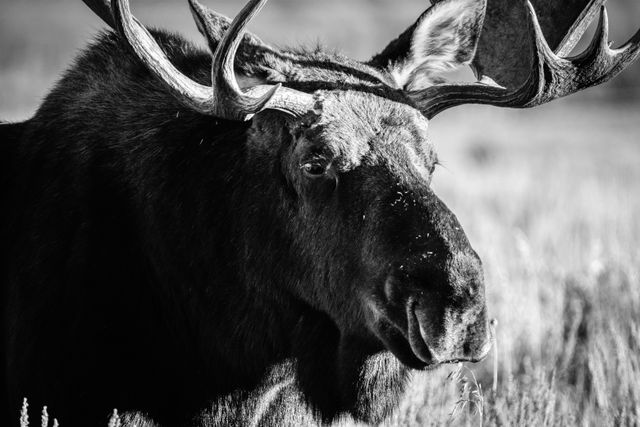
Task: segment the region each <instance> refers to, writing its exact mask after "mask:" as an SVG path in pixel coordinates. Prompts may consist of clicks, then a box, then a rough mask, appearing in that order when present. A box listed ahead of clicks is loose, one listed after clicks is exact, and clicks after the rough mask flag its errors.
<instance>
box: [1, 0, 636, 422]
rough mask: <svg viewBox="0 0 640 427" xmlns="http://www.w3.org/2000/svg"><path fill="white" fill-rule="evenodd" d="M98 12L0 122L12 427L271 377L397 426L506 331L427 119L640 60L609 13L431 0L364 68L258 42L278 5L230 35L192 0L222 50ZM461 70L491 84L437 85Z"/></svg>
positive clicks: (232, 24) (592, 8) (7, 393)
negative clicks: (400, 408)
mask: <svg viewBox="0 0 640 427" xmlns="http://www.w3.org/2000/svg"><path fill="white" fill-rule="evenodd" d="M84 2H85V3H86V4H87V5H88V6H89V7H91V8H92V10H93V11H94V12H96V14H97V15H99V16H100V17H101V18H102V19H103V20H104V21H105V22H106V23H107V24H109V25H110V26H111V27H112V28H113V29H114V31H109V32H105V33H104V34H102V35H101V36H100V37H99V38H98V39H97V41H95V42H94V43H93V44H92V45H91V46H90V47H89V48H88V49H86V50H85V51H84V52H83V53H82V54H81V55H80V56H79V57H78V59H77V60H76V62H75V63H74V65H73V66H72V67H71V68H70V69H69V70H68V71H67V72H66V73H65V74H64V76H63V77H62V79H61V80H60V81H59V82H58V84H57V85H56V86H55V88H54V89H53V90H52V91H51V93H50V94H49V95H48V96H47V97H46V99H45V100H44V102H43V103H42V105H41V106H40V108H39V109H38V111H37V112H36V114H35V115H34V116H33V118H31V119H29V120H27V121H25V122H23V123H15V124H3V125H1V126H0V141H1V145H0V147H1V151H0V162H1V164H2V174H1V175H0V177H1V178H0V179H1V180H2V181H1V183H2V185H1V186H0V197H1V199H2V209H0V220H1V221H0V245H1V251H2V253H1V255H2V256H1V258H0V285H1V292H2V293H1V295H2V298H1V300H0V301H1V305H0V307H1V308H0V310H1V314H2V340H3V341H2V345H3V348H4V351H3V352H2V355H1V356H0V357H2V364H3V365H2V371H0V372H1V374H0V375H2V384H3V387H2V396H0V397H1V401H2V407H1V410H2V414H1V415H0V417H2V418H0V420H1V421H4V423H5V424H4V425H10V424H12V423H15V422H17V419H16V418H17V417H16V416H15V414H16V413H17V412H18V409H19V406H20V404H21V401H22V398H23V397H25V396H26V397H28V398H29V399H30V401H31V403H32V406H42V405H45V404H46V405H48V406H49V408H50V410H51V411H52V412H54V413H55V416H56V417H57V418H59V419H60V420H61V423H62V425H63V426H76V425H82V426H93V425H104V424H105V420H106V419H108V415H109V413H110V412H111V410H112V408H114V407H116V408H118V409H119V410H120V411H121V412H126V413H129V414H131V417H132V418H133V417H134V416H137V417H138V419H143V418H144V419H146V420H147V422H148V423H150V425H151V424H152V423H158V424H159V425H192V424H193V425H201V424H203V423H205V421H203V416H202V415H201V414H202V413H203V411H205V412H206V411H207V410H209V411H210V408H211V407H212V405H216V402H227V403H228V402H229V401H230V400H229V399H230V398H229V396H232V397H233V398H234V399H236V400H237V401H239V402H241V401H243V399H244V400H245V401H246V399H247V396H249V395H250V393H251V392H252V390H255V389H256V387H258V385H259V384H261V383H262V381H263V379H264V378H265V376H267V375H268V373H269V372H271V370H272V369H273V368H274V367H276V366H288V367H290V371H287V372H289V373H290V375H291V376H290V378H289V380H288V381H289V382H287V384H288V385H287V387H284V388H288V387H289V386H291V387H293V388H294V389H295V390H297V393H299V394H300V396H302V401H303V403H304V405H306V406H307V407H308V409H309V411H310V413H311V414H312V415H313V417H315V418H316V419H317V420H318V421H319V422H331V421H333V420H336V419H338V418H339V417H341V416H342V415H344V414H349V415H350V416H353V417H354V418H355V419H357V420H360V421H363V422H372V423H375V422H379V421H381V420H383V419H384V418H385V417H387V416H388V415H389V414H390V413H392V412H393V410H394V408H395V407H397V405H398V402H399V399H400V396H401V394H402V391H403V389H404V387H405V384H406V382H407V380H408V378H409V377H410V372H411V370H424V369H430V368H433V367H436V366H438V365H441V364H445V363H452V362H460V361H471V362H474V361H479V360H481V359H483V358H484V357H485V356H486V355H487V353H488V351H489V349H490V347H491V342H492V332H491V327H490V324H489V318H488V315H487V309H486V305H485V297H484V282H483V273H482V266H481V262H480V259H479V257H478V255H477V254H476V253H475V252H474V250H473V249H472V247H471V245H470V243H469V242H468V240H467V237H466V236H465V234H464V232H463V230H462V227H461V226H460V224H459V223H458V221H457V219H456V217H455V216H454V215H453V213H451V212H450V210H449V209H448V208H447V206H446V205H445V204H444V203H443V202H442V201H441V200H440V199H439V198H438V197H437V196H436V195H435V194H434V192H433V191H432V189H431V188H430V181H431V177H432V174H433V172H434V168H435V166H436V165H437V163H438V158H437V155H436V152H435V149H434V146H433V145H432V143H431V142H430V141H429V139H428V137H427V128H428V124H429V120H431V119H432V118H433V117H435V116H436V115H437V114H438V113H440V112H442V111H444V110H446V109H448V108H451V107H455V106H458V105H462V104H468V103H481V104H489V105H495V106H504V107H515V108H524V107H533V106H537V105H540V104H543V103H546V102H548V101H551V100H553V99H556V98H559V97H562V96H565V95H569V94H571V93H574V92H576V91H578V90H581V89H584V88H587V87H590V86H593V85H597V84H600V83H603V82H605V81H607V80H608V79H610V78H612V77H613V76H615V75H616V74H618V73H620V72H621V71H622V70H623V69H624V68H625V67H626V66H627V65H628V64H630V63H631V62H632V61H633V60H634V59H636V58H637V56H638V52H639V51H640V33H638V34H636V36H635V37H634V38H632V39H631V40H630V41H629V42H628V43H627V44H625V45H624V46H622V47H620V48H617V49H613V48H611V47H610V46H609V42H608V37H607V34H608V22H607V15H606V11H605V10H604V7H603V6H602V4H603V0H571V1H560V0H557V1H556V0H537V1H533V3H534V4H532V3H530V2H521V1H514V0H489V2H488V4H487V0H440V1H437V2H435V3H434V5H433V6H432V7H430V8H429V9H428V10H427V11H426V12H425V13H424V14H423V15H422V16H421V17H420V18H419V19H418V21H417V22H416V23H415V24H414V25H412V26H411V27H410V28H409V29H408V30H407V31H406V32H404V33H403V34H402V35H400V36H399V38H398V39H396V40H395V41H393V42H391V43H390V44H389V45H388V47H386V48H385V49H384V50H383V51H382V53H380V54H378V55H376V56H375V57H374V58H372V59H371V60H369V61H366V62H360V61H354V60H351V59H348V58H345V57H343V56H341V55H338V54H333V53H326V52H324V51H322V50H315V51H302V50H299V49H292V50H285V49H276V48H274V47H271V46H269V45H268V44H266V43H264V42H263V41H261V40H260V39H259V38H258V37H257V36H255V35H252V34H249V33H246V32H245V27H246V25H247V24H248V23H249V21H250V20H251V19H252V18H253V17H254V15H256V13H258V11H259V10H260V9H261V8H262V7H263V6H264V4H265V3H266V0H250V1H249V2H248V4H247V5H246V6H245V7H244V9H242V11H241V12H240V13H239V15H238V16H237V17H236V18H235V20H233V21H230V20H228V19H227V18H225V17H224V16H221V15H219V14H217V13H215V12H213V11H210V10H208V9H206V8H205V7H204V6H202V5H201V4H199V3H198V2H197V0H189V5H190V7H191V10H192V13H193V15H194V18H195V21H196V23H197V25H198V28H199V29H200V31H201V33H202V34H203V35H204V36H205V37H206V40H207V42H208V47H209V49H210V51H211V54H210V53H208V52H204V51H202V50H200V49H198V48H196V47H194V46H193V45H191V44H190V43H188V42H187V41H185V40H183V39H182V38H180V37H179V36H176V35H172V34H170V33H167V32H163V31H155V30H148V29H146V28H145V27H144V26H143V25H142V24H141V23H140V21H138V20H137V19H136V18H135V17H133V16H132V14H131V12H130V9H129V4H128V0H112V1H111V2H108V1H106V0H103V1H100V0H94V1H90V0H85V1H84ZM534 5H535V7H534ZM536 11H538V12H540V13H541V14H543V17H544V19H540V20H538V18H537V15H536ZM598 13H599V16H600V18H599V19H600V20H599V25H598V29H597V32H596V35H595V38H594V41H593V42H592V43H591V45H590V46H589V47H588V48H587V50H586V51H585V52H584V53H582V54H580V55H578V56H575V57H571V58H568V57H567V55H568V54H569V53H570V52H571V50H572V49H573V48H574V47H575V46H576V43H577V42H578V40H579V39H580V38H581V37H582V35H583V34H584V32H585V30H586V28H587V26H588V25H589V23H590V22H591V21H592V20H593V19H594V18H595V17H596V16H597V15H598ZM541 23H542V24H541ZM463 65H469V66H471V68H472V69H473V71H474V72H475V75H476V77H477V80H478V81H477V82H473V83H450V82H447V81H445V80H444V79H443V77H442V72H443V71H444V70H447V69H450V68H454V67H459V66H463ZM274 390H275V391H274ZM278 390H280V389H271V392H272V395H271V399H277V397H274V396H275V395H277V392H278ZM136 414H138V415H136ZM242 414H245V413H242ZM242 414H240V413H238V414H237V416H235V415H233V414H232V415H228V416H227V418H226V421H225V422H226V423H228V424H234V423H235V424H240V425H242V424H244V423H245V422H247V420H246V419H243V415H242ZM245 415H246V414H245ZM254 415H255V413H254ZM234 417H235V418H234ZM266 419H267V418H265V419H263V420H262V421H263V422H266V421H265V420H266ZM258 420H259V419H258ZM254 421H255V420H254ZM153 425H155V424H153Z"/></svg>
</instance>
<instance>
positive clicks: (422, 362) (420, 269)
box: [378, 252, 493, 368]
mask: <svg viewBox="0 0 640 427" xmlns="http://www.w3.org/2000/svg"><path fill="white" fill-rule="evenodd" d="M420 258H421V257H420ZM382 293H383V296H382V298H380V299H378V305H379V306H380V307H379V309H378V313H382V314H383V317H384V319H383V321H381V322H379V324H382V325H384V328H382V329H379V331H380V330H382V334H383V335H384V334H386V335H387V336H386V337H383V342H385V344H387V346H388V347H389V350H391V351H392V352H393V353H394V354H395V355H396V356H397V357H398V358H399V359H400V361H401V362H403V363H405V364H406V365H407V366H409V367H413V368H416V367H417V368H425V367H429V366H435V365H438V364H442V363H455V362H461V361H469V362H478V361H480V360H482V359H484V358H485V357H486V355H487V354H488V353H489V351H490V349H491V347H492V342H493V332H492V328H491V325H490V322H489V318H488V315H487V307H486V304H485V297H484V281H483V274H482V268H481V264H480V261H479V259H478V257H477V255H475V253H473V252H465V253H459V254H457V255H456V256H451V257H448V258H447V259H444V260H443V259H441V260H440V261H439V262H436V261H434V262H428V261H427V260H421V259H405V260H404V262H402V263H397V264H395V265H394V266H393V267H392V268H391V270H390V271H389V273H388V275H387V277H386V280H385V282H384V286H383V292H382ZM391 326H393V327H391ZM389 331H391V334H390V332H389ZM379 335H380V333H379ZM389 335H392V336H393V339H388V338H389ZM400 336H402V338H403V339H402V340H401V339H399V337H400ZM384 338H387V339H386V340H385V339H384Z"/></svg>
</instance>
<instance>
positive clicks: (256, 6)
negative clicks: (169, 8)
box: [196, 0, 281, 120]
mask: <svg viewBox="0 0 640 427" xmlns="http://www.w3.org/2000/svg"><path fill="white" fill-rule="evenodd" d="M267 1H268V0H250V1H249V3H247V5H246V6H245V7H244V8H243V9H242V10H241V11H240V13H239V14H238V16H237V17H236V19H234V20H233V22H232V23H231V26H230V27H229V30H228V31H227V33H226V34H225V36H224V38H223V39H222V40H221V41H220V43H219V44H218V48H217V49H216V52H215V54H214V55H213V66H212V69H211V82H212V84H213V87H215V88H216V94H215V96H216V98H217V100H218V102H214V104H215V105H216V110H217V111H215V113H217V114H218V115H221V116H225V117H226V116H233V117H236V118H238V119H240V120H245V119H246V117H247V116H248V115H253V114H255V113H257V112H259V111H261V110H263V109H264V108H265V106H266V105H267V103H268V102H269V101H270V100H271V98H273V96H274V95H275V93H276V91H277V90H278V89H279V88H280V87H281V84H277V85H275V86H271V87H267V88H266V89H267V90H266V91H262V92H264V93H256V92H257V91H256V90H254V91H252V92H253V93H252V94H245V93H243V92H242V90H241V89H240V86H239V85H238V82H237V80H236V74H235V70H234V63H235V57H236V52H237V51H238V47H239V46H240V42H241V41H242V37H243V36H244V30H245V28H246V26H247V24H248V23H249V22H250V21H251V19H253V17H254V16H256V15H257V14H258V12H260V10H261V9H262V8H263V7H264V5H265V4H266V3H267ZM196 13H197V12H196ZM223 100H227V102H222V101H223Z"/></svg>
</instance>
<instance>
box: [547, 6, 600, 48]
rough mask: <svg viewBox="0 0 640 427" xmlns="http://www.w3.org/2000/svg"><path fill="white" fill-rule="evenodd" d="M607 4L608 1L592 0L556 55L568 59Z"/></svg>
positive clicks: (560, 45) (563, 40)
mask: <svg viewBox="0 0 640 427" xmlns="http://www.w3.org/2000/svg"><path fill="white" fill-rule="evenodd" d="M605 2H606V0H591V2H590V3H589V4H588V5H587V7H586V8H585V9H584V10H583V11H582V14H581V15H580V16H579V17H578V19H577V20H576V22H575V23H574V24H573V26H572V27H571V28H570V29H569V31H568V32H567V34H566V36H565V37H564V39H562V41H561V42H560V44H559V45H558V47H557V48H556V49H555V52H556V55H558V56H560V57H566V56H567V55H569V54H570V53H571V51H572V50H573V49H574V48H575V47H576V45H577V44H578V42H579V41H580V39H581V38H582V36H583V35H584V33H585V32H586V31H587V28H589V24H591V23H592V22H593V20H594V19H595V18H596V16H597V15H598V12H599V11H600V10H601V8H602V6H603V5H604V3H605Z"/></svg>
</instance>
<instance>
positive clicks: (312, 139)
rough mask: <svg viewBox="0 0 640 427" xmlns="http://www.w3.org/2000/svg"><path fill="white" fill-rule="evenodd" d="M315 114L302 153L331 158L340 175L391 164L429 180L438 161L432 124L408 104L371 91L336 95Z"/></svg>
mask: <svg viewBox="0 0 640 427" xmlns="http://www.w3.org/2000/svg"><path fill="white" fill-rule="evenodd" d="M316 112H317V115H316V116H315V120H313V121H312V122H311V123H310V124H307V126H306V127H305V129H304V138H303V139H302V143H301V144H299V147H298V150H299V151H301V152H302V155H304V154H305V153H308V152H311V151H319V152H323V153H325V154H326V155H329V156H331V157H332V158H333V159H334V166H335V167H336V168H337V169H338V170H339V171H341V172H346V171H349V170H353V169H355V168H357V167H359V166H361V165H364V166H367V165H370V166H373V165H378V164H386V165H388V166H389V167H391V168H392V169H397V170H401V171H406V170H407V167H409V168H410V169H412V170H413V171H414V172H417V173H419V174H420V175H423V176H424V177H427V176H429V175H430V171H431V169H432V168H433V165H434V164H435V163H436V162H437V156H436V152H435V149H434V147H433V145H432V144H431V143H430V142H429V141H428V139H427V131H428V123H429V122H428V120H427V119H426V118H425V117H424V116H423V115H422V114H421V113H420V112H419V111H417V110H416V109H414V108H412V107H411V106H409V105H406V104H403V103H400V102H396V101H392V100H389V99H385V98H382V97H379V96H377V95H373V94H370V93H366V92H357V91H332V92H328V93H326V94H324V95H323V96H322V97H321V98H320V99H319V101H318V103H317V110H316Z"/></svg>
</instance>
